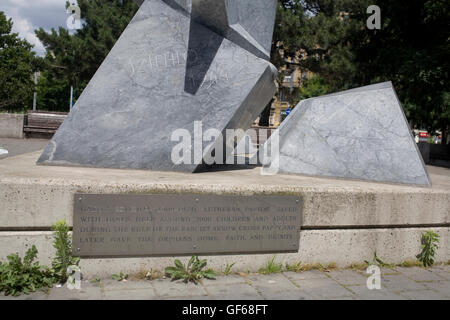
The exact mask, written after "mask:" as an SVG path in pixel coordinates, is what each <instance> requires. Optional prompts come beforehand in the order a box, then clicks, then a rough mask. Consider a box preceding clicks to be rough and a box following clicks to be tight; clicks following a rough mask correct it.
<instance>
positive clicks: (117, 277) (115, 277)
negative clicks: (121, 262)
mask: <svg viewBox="0 0 450 320" xmlns="http://www.w3.org/2000/svg"><path fill="white" fill-rule="evenodd" d="M112 278H113V280H116V281H126V280H127V279H128V274H124V273H123V272H122V271H121V272H120V274H113V275H112Z"/></svg>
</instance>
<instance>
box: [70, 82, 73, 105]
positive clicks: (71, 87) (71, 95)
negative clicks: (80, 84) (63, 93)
mask: <svg viewBox="0 0 450 320" xmlns="http://www.w3.org/2000/svg"><path fill="white" fill-rule="evenodd" d="M72 101H73V86H70V108H69V110H72V106H73V103H72Z"/></svg>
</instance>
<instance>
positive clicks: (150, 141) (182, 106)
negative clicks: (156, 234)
mask: <svg viewBox="0 0 450 320" xmlns="http://www.w3.org/2000/svg"><path fill="white" fill-rule="evenodd" d="M137 2H138V4H140V9H139V11H138V12H137V14H136V15H135V17H134V18H133V20H132V21H131V23H130V24H129V25H128V27H127V28H126V29H125V31H124V32H123V34H122V35H121V37H120V38H119V40H118V41H117V43H116V44H115V46H114V47H113V49H112V50H111V52H110V53H109V55H108V56H107V57H106V59H105V61H104V62H103V63H102V65H101V66H100V68H99V69H98V71H97V72H96V74H95V75H94V77H93V78H92V80H91V81H90V83H89V85H88V86H87V87H86V89H85V90H84V92H83V94H82V95H81V96H80V98H79V99H78V101H77V103H76V105H75V106H74V109H73V110H72V111H71V113H70V114H69V116H68V118H67V119H66V120H65V122H64V123H63V125H62V126H61V127H60V129H59V130H58V132H57V133H56V134H55V136H54V138H53V140H52V141H51V142H50V144H49V145H48V146H47V148H46V149H45V150H44V152H43V154H42V155H41V157H40V158H39V159H38V164H41V165H68V166H87V167H106V168H127V169H152V170H171V171H172V170H173V171H188V172H193V171H196V169H198V168H199V166H200V165H201V161H199V162H200V163H198V162H195V161H194V160H193V161H192V163H184V164H174V163H173V161H172V160H171V153H172V149H173V147H174V146H175V145H176V142H174V140H173V138H172V134H173V133H174V132H175V131H176V130H178V129H185V130H187V131H188V132H189V133H190V134H191V136H194V135H195V132H194V131H195V130H194V127H195V125H194V123H201V125H202V129H203V131H206V130H208V129H216V130H218V131H220V132H225V130H226V129H244V130H246V129H247V128H249V127H250V125H251V123H252V121H253V120H254V119H256V117H257V116H258V115H259V114H260V113H261V112H262V109H263V108H264V107H265V106H266V105H267V103H268V102H269V101H270V99H271V98H272V97H273V95H274V94H275V92H276V87H275V84H274V79H275V76H276V73H277V71H276V68H275V67H274V66H273V65H271V64H270V62H269V57H270V48H271V43H272V34H273V28H274V22H275V14H276V7H277V1H276V0H252V1H240V0H146V1H137ZM216 144H218V143H216ZM216 147H220V148H222V147H223V146H222V143H220V146H219V145H214V143H211V144H209V146H206V147H205V146H204V147H202V149H201V150H200V152H202V153H201V154H200V160H201V159H202V158H203V156H204V155H205V154H208V152H209V153H213V151H214V150H215V148H216Z"/></svg>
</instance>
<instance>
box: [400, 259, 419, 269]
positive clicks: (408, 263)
mask: <svg viewBox="0 0 450 320" xmlns="http://www.w3.org/2000/svg"><path fill="white" fill-rule="evenodd" d="M397 266H399V267H403V268H412V267H423V265H422V262H420V261H418V260H405V261H403V262H401V263H399V264H397Z"/></svg>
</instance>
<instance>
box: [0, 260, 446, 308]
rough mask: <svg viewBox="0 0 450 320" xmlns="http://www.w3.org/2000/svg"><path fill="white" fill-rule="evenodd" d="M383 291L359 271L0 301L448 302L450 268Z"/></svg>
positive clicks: (394, 276)
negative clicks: (369, 282) (427, 300)
mask: <svg viewBox="0 0 450 320" xmlns="http://www.w3.org/2000/svg"><path fill="white" fill-rule="evenodd" d="M381 272H382V275H381V289H380V290H376V289H374V290H369V289H368V288H367V284H366V283H367V277H368V276H369V275H368V274H366V273H364V272H362V271H355V270H349V269H345V270H335V271H329V272H322V271H318V270H312V271H306V272H301V273H295V272H284V273H278V274H271V275H260V274H249V275H245V276H243V275H230V276H219V277H218V278H217V280H206V279H204V280H203V281H202V283H199V284H198V285H195V284H192V283H189V284H185V283H183V282H180V281H177V282H171V281H170V280H169V279H157V280H151V281H149V280H128V281H115V280H112V279H102V280H100V281H98V282H95V283H92V282H91V281H89V280H83V281H82V283H81V289H80V290H75V289H74V290H69V289H68V288H67V286H63V287H61V288H56V287H54V288H53V289H51V290H49V292H47V293H43V292H37V293H33V294H30V295H23V296H20V297H18V298H14V297H5V296H3V295H2V294H0V300H5V299H7V300H14V299H19V300H322V299H327V300H330V299H331V300H367V299H369V300H405V299H406V300H426V299H432V300H450V266H449V265H441V266H436V267H433V268H429V269H424V268H418V267H412V268H402V267H395V268H393V269H389V268H384V269H382V270H381Z"/></svg>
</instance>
